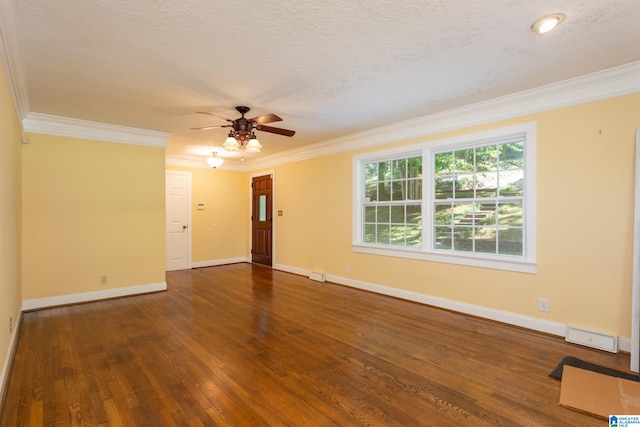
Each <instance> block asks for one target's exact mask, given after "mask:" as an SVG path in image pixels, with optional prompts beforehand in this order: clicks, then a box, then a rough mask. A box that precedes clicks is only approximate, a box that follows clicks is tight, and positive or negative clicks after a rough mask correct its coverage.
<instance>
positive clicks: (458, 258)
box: [351, 244, 537, 274]
mask: <svg viewBox="0 0 640 427" xmlns="http://www.w3.org/2000/svg"><path fill="white" fill-rule="evenodd" d="M351 247H352V249H353V251H354V252H358V253H364V254H371V255H382V256H391V257H397V258H408V259H417V260H422V261H431V262H442V263H447V264H458V265H466V266H470V267H480V268H492V269H496V270H506V271H515V272H518V273H528V274H535V273H536V266H537V264H536V262H535V260H524V259H509V258H506V257H498V256H491V255H479V254H471V253H470V254H460V253H445V252H436V251H425V250H422V249H421V248H406V247H389V246H386V245H385V246H382V245H362V244H352V245H351Z"/></svg>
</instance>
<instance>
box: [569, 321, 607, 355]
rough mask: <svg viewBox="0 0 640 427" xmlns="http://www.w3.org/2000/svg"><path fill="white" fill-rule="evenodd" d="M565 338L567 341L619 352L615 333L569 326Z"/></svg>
mask: <svg viewBox="0 0 640 427" xmlns="http://www.w3.org/2000/svg"><path fill="white" fill-rule="evenodd" d="M565 339H566V340H567V342H571V343H574V344H580V345H585V346H587V347H593V348H597V349H599V350H605V351H610V352H611V353H617V352H618V337H616V336H614V335H607V334H601V333H599V332H593V331H587V330H585V329H578V328H572V327H571V326H569V327H568V328H567V335H566V337H565Z"/></svg>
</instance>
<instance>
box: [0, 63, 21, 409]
mask: <svg viewBox="0 0 640 427" xmlns="http://www.w3.org/2000/svg"><path fill="white" fill-rule="evenodd" d="M20 136H21V129H20V123H19V121H18V117H17V115H16V112H15V109H14V106H13V100H12V98H11V93H10V91H9V86H8V84H7V77H6V74H5V72H4V69H3V67H2V62H1V61H0V371H1V370H2V367H3V366H5V363H7V361H8V359H7V356H8V351H9V341H10V338H11V335H10V334H9V318H13V324H14V325H15V324H16V321H17V320H18V316H19V313H20V305H21V294H20V262H21V259H20ZM13 332H14V333H15V328H14V330H13ZM0 374H2V372H0ZM1 385H2V384H1V383H0V386H1ZM0 394H1V391H0ZM0 397H1V396H0Z"/></svg>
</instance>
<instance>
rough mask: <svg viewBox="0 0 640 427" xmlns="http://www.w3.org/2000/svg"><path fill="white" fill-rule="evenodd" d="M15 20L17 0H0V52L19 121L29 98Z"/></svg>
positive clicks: (26, 109) (27, 111)
mask: <svg viewBox="0 0 640 427" xmlns="http://www.w3.org/2000/svg"><path fill="white" fill-rule="evenodd" d="M17 22H18V12H17V2H16V1H15V0H0V52H2V63H3V66H4V70H5V74H6V75H7V80H8V84H9V88H10V92H11V96H12V98H13V103H14V105H15V107H16V112H17V115H18V120H19V121H20V120H22V119H23V118H24V117H25V116H26V115H27V114H28V113H29V98H28V96H27V82H26V74H25V71H24V70H25V67H24V60H23V58H22V49H21V48H20V43H19V41H18V30H17V29H16V23H17Z"/></svg>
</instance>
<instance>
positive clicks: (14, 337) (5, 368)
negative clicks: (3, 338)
mask: <svg viewBox="0 0 640 427" xmlns="http://www.w3.org/2000/svg"><path fill="white" fill-rule="evenodd" d="M21 314H22V308H21V309H20V311H19V312H18V313H16V315H15V316H14V319H16V320H15V323H14V325H13V330H12V331H11V336H10V337H9V348H8V349H7V354H6V355H5V358H4V364H3V365H2V371H0V404H2V402H4V394H5V393H6V391H7V387H8V386H9V384H8V381H9V368H10V366H11V362H12V361H13V355H14V353H15V350H16V345H17V344H18V331H19V330H20V325H21V324H22V315H21Z"/></svg>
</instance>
